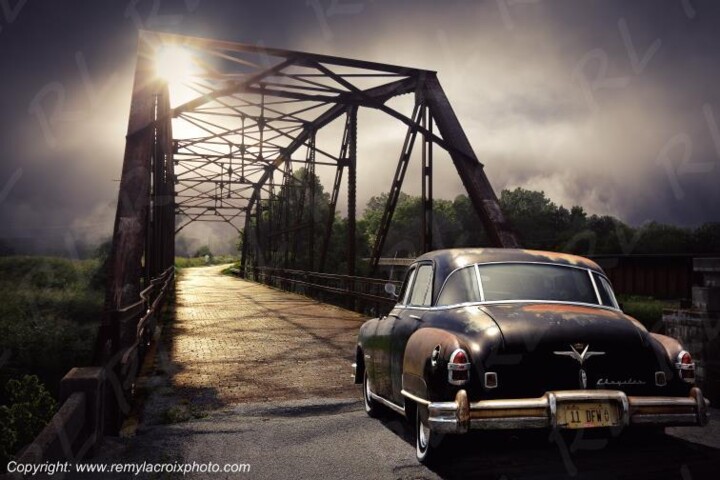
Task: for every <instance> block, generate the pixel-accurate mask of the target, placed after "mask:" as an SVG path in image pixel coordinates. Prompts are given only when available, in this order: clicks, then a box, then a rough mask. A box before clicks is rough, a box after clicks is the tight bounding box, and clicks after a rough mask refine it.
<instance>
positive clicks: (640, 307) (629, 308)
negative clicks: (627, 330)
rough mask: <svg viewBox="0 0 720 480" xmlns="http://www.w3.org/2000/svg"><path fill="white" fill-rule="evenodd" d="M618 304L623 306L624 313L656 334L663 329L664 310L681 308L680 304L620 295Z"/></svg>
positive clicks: (651, 298)
mask: <svg viewBox="0 0 720 480" xmlns="http://www.w3.org/2000/svg"><path fill="white" fill-rule="evenodd" d="M618 302H620V304H621V305H622V309H623V312H625V313H627V314H628V315H630V316H631V317H633V318H635V319H636V320H638V321H639V322H640V323H642V324H643V325H644V326H645V328H647V329H648V330H650V331H654V332H658V331H660V330H661V329H662V312H663V310H664V309H666V308H672V309H677V308H679V307H680V304H679V303H678V302H673V301H669V300H657V299H655V298H653V297H644V296H640V295H619V296H618Z"/></svg>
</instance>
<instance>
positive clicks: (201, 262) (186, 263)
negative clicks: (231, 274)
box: [175, 247, 238, 268]
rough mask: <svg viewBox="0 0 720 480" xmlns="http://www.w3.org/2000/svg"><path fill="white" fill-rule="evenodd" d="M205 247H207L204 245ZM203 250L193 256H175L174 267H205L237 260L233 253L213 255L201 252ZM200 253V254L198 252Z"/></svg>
mask: <svg viewBox="0 0 720 480" xmlns="http://www.w3.org/2000/svg"><path fill="white" fill-rule="evenodd" d="M204 248H207V247H204ZM203 252H205V250H203V249H200V250H198V252H197V253H196V254H195V256H194V257H175V268H191V267H206V266H208V265H223V264H226V263H233V262H236V261H237V260H238V258H237V256H235V255H217V256H215V255H213V254H212V253H209V252H210V250H209V249H208V250H207V252H208V253H203ZM198 253H201V254H198Z"/></svg>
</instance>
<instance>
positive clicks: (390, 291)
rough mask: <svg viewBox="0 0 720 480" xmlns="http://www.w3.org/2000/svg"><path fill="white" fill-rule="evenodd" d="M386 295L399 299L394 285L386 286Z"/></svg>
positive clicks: (387, 284) (388, 284)
mask: <svg viewBox="0 0 720 480" xmlns="http://www.w3.org/2000/svg"><path fill="white" fill-rule="evenodd" d="M385 293H387V294H389V295H390V296H392V297H393V298H398V294H397V289H396V288H395V284H394V283H386V284H385Z"/></svg>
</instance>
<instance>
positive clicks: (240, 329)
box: [68, 267, 720, 480]
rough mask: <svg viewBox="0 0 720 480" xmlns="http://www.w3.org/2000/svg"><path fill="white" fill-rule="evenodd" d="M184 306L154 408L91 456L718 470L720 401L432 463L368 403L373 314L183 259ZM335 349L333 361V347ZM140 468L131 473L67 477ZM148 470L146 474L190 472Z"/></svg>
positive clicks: (444, 472) (573, 471)
mask: <svg viewBox="0 0 720 480" xmlns="http://www.w3.org/2000/svg"><path fill="white" fill-rule="evenodd" d="M177 296H178V298H177V302H176V304H177V311H176V315H175V318H174V319H173V320H172V321H171V322H170V323H169V324H168V325H166V326H165V328H164V334H163V335H162V336H161V338H160V342H159V347H158V353H157V355H156V357H155V361H154V364H153V365H151V366H149V367H148V368H146V370H145V374H144V376H143V378H142V379H141V382H140V383H139V385H138V392H139V394H140V397H141V398H144V399H145V400H144V403H143V404H142V408H141V409H140V411H139V412H137V415H136V416H135V417H133V418H132V419H131V421H130V422H128V428H127V429H126V431H125V433H126V436H124V437H122V438H107V439H106V441H105V443H104V446H103V449H102V451H101V454H100V455H99V456H98V457H96V458H94V459H91V460H89V462H100V463H102V464H105V465H110V464H112V463H122V464H129V463H138V464H142V463H143V462H148V463H162V464H174V463H175V462H179V463H190V464H192V463H193V462H197V463H198V464H207V463H208V462H214V463H216V464H219V465H220V466H221V468H222V466H224V465H225V464H233V463H235V464H247V465H249V472H246V473H234V474H225V473H222V472H221V473H213V474H193V475H188V476H187V477H186V478H213V479H221V478H249V479H250V478H252V479H343V480H349V479H356V478H358V479H364V478H371V479H425V478H427V479H433V478H488V479H502V480H510V479H554V478H579V479H649V478H664V479H682V480H689V479H706V478H711V479H715V478H718V477H719V476H720V411H718V410H714V409H713V410H712V417H711V424H710V425H709V426H708V427H706V428H704V429H697V428H682V429H669V430H668V431H669V432H670V433H672V435H637V434H626V435H621V436H619V437H617V438H614V437H612V436H610V437H609V438H608V437H607V436H605V437H603V436H596V437H594V438H589V437H588V436H587V435H584V436H578V435H576V434H573V433H568V434H563V435H552V434H551V433H550V432H547V431H537V432H521V433H477V434H476V433H472V434H468V435H463V436H457V437H453V438H450V439H449V441H448V443H447V445H446V447H447V448H446V450H447V452H446V453H447V458H446V460H445V461H444V462H443V463H441V464H439V465H438V466H437V467H434V468H433V469H428V468H426V467H424V466H422V465H420V464H418V463H417V461H416V460H415V452H414V438H413V434H412V433H411V431H410V429H409V427H408V425H407V424H406V422H405V421H404V420H403V419H402V418H401V417H399V416H398V415H396V414H393V413H391V412H388V413H387V414H386V415H385V416H383V418H381V419H372V418H369V417H368V416H367V415H365V413H364V411H363V409H362V404H361V402H360V398H361V392H360V388H359V387H358V386H355V385H352V384H351V381H350V375H349V373H350V372H349V363H350V361H351V358H352V352H353V345H354V339H355V332H356V331H357V328H358V326H359V322H360V321H361V320H362V319H360V318H358V317H357V315H355V314H353V313H352V312H345V311H342V310H339V309H336V308H334V307H327V306H324V305H321V304H318V303H317V302H313V301H311V300H309V299H305V298H304V297H299V296H297V295H288V294H286V293H284V292H279V291H277V290H272V289H269V288H267V287H264V286H260V285H257V284H251V283H248V282H243V281H242V280H238V279H234V278H230V277H225V276H222V275H220V274H219V269H218V268H215V267H212V268H199V269H189V270H186V271H185V272H183V274H182V275H181V277H180V280H179V283H178V295H177ZM328 359H334V361H330V362H329V361H328ZM93 477H100V478H130V475H128V474H127V473H124V474H115V475H109V474H104V475H90V474H79V473H75V474H72V475H69V476H68V478H78V479H86V478H93ZM180 477H182V475H179V474H169V475H168V474H158V473H152V474H140V475H138V476H136V477H135V478H147V479H158V478H180Z"/></svg>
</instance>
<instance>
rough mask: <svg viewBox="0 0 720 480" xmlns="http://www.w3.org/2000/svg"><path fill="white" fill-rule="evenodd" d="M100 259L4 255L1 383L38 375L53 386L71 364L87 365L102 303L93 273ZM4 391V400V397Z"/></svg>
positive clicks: (0, 270)
mask: <svg viewBox="0 0 720 480" xmlns="http://www.w3.org/2000/svg"><path fill="white" fill-rule="evenodd" d="M99 268H100V262H99V261H97V260H82V261H73V260H68V259H63V258H46V257H2V258H0V354H4V355H9V358H7V359H6V360H7V365H4V366H3V368H2V372H0V385H2V384H3V383H4V382H5V381H6V380H7V379H8V378H10V377H18V376H21V375H23V374H35V375H38V376H39V377H40V378H41V379H42V381H43V382H44V383H45V384H46V385H48V386H49V387H50V389H51V391H54V390H55V389H56V388H57V386H58V385H59V382H60V379H61V378H62V377H63V375H65V373H67V371H68V370H69V369H70V368H72V367H78V366H83V365H87V364H88V363H89V362H90V360H91V354H92V348H93V345H94V341H95V337H96V335H97V329H98V325H99V323H100V317H101V315H102V308H103V290H102V288H100V287H99V286H98V285H94V284H93V281H92V279H93V278H94V277H95V275H96V274H97V271H98V269H99ZM2 397H3V395H2V393H1V392H0V403H2V401H3V398H2Z"/></svg>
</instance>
